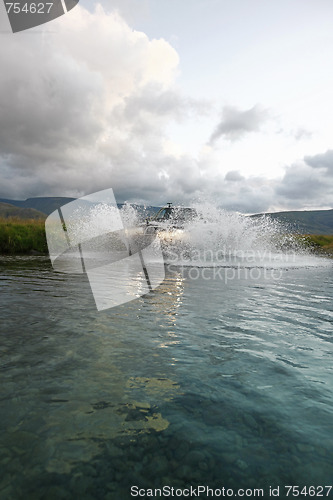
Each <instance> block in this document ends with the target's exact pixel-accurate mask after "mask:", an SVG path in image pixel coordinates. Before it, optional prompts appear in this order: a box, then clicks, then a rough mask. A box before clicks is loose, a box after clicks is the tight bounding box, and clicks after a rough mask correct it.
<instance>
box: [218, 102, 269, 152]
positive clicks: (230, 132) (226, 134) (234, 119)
mask: <svg viewBox="0 0 333 500" xmlns="http://www.w3.org/2000/svg"><path fill="white" fill-rule="evenodd" d="M268 116H269V115H268V112H267V110H264V109H262V108H261V107H260V106H259V105H256V106H253V108H250V109H247V110H244V111H242V110H239V109H238V108H236V107H234V106H225V107H224V108H223V110H222V119H221V121H220V123H219V124H218V125H217V127H216V129H215V130H214V132H213V134H212V135H211V137H210V141H209V142H210V144H214V142H215V141H217V140H218V139H219V138H221V137H222V138H225V139H227V140H230V141H236V140H238V139H241V138H242V137H243V136H244V135H246V134H248V133H251V132H257V131H258V130H259V129H260V126H261V125H262V123H264V122H265V121H266V120H267V119H268Z"/></svg>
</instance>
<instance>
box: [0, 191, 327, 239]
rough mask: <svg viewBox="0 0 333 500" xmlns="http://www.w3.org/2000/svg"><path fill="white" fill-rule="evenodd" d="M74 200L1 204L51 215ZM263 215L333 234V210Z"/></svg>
mask: <svg viewBox="0 0 333 500" xmlns="http://www.w3.org/2000/svg"><path fill="white" fill-rule="evenodd" d="M73 200H75V198H65V197H60V196H58V197H40V198H28V199H27V200H9V199H1V198H0V206H4V204H6V205H11V206H13V205H14V207H18V208H21V209H26V210H27V209H34V210H37V211H39V212H42V213H43V214H45V215H49V214H50V213H52V212H53V211H54V210H57V209H58V208H60V207H61V206H62V205H65V204H66V203H69V202H70V201H73ZM122 205H123V204H118V206H119V207H121V206H122ZM5 210H6V209H5ZM157 210H158V207H147V211H146V213H154V212H156V211H157ZM26 213H28V212H26ZM22 214H23V212H22ZM263 215H266V216H269V217H271V218H272V219H277V220H279V221H281V222H282V223H284V224H285V225H286V230H287V231H292V232H299V233H301V234H322V235H325V234H326V235H327V234H329V235H333V210H306V211H289V212H275V213H266V214H256V215H252V216H250V217H259V216H263ZM0 216H1V213H0ZM15 216H16V215H15ZM20 216H21V215H20ZM22 218H35V217H34V216H33V215H29V216H24V217H22Z"/></svg>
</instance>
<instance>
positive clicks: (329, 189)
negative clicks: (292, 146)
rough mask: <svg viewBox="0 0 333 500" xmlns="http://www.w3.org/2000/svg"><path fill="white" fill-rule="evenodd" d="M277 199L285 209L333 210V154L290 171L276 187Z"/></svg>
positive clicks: (309, 159)
mask: <svg viewBox="0 0 333 500" xmlns="http://www.w3.org/2000/svg"><path fill="white" fill-rule="evenodd" d="M275 195H276V197H277V201H278V202H279V203H280V204H281V205H282V206H283V205H284V206H287V207H293V208H302V207H304V206H308V207H311V206H314V207H319V206H323V207H327V206H332V200H333V151H332V150H328V151H327V152H326V153H324V154H318V155H315V156H306V157H305V158H304V161H302V162H299V163H298V164H294V165H291V166H289V167H287V168H286V172H285V175H284V177H283V178H282V179H281V181H280V182H279V183H277V184H276V188H275Z"/></svg>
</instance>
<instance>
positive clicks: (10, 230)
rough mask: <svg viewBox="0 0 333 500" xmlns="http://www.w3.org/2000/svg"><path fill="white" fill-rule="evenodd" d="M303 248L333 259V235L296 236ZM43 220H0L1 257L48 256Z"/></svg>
mask: <svg viewBox="0 0 333 500" xmlns="http://www.w3.org/2000/svg"><path fill="white" fill-rule="evenodd" d="M298 239H299V240H300V242H301V246H303V248H305V249H310V250H311V251H312V252H313V253H314V254H316V255H320V256H323V257H330V258H333V235H316V234H305V235H295V241H297V240H298ZM48 253H49V252H48V247H47V241H46V232H45V221H44V220H43V219H27V220H23V219H17V218H8V219H5V218H0V255H2V256H5V255H11V256H15V255H17V256H19V255H31V256H34V255H35V256H47V255H48Z"/></svg>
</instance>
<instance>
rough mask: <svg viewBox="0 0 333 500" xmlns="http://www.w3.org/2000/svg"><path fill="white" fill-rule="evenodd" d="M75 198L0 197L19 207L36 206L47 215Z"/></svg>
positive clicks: (5, 201)
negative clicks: (8, 198) (23, 198)
mask: <svg viewBox="0 0 333 500" xmlns="http://www.w3.org/2000/svg"><path fill="white" fill-rule="evenodd" d="M73 200H75V198H64V197H60V196H57V197H54V196H49V197H42V198H28V199H27V200H7V199H4V198H0V203H9V204H10V205H15V206H16V207H19V208H34V209H35V210H38V211H39V212H43V214H45V215H50V213H52V212H53V211H54V210H57V209H58V208H59V207H61V206H62V205H65V204H66V203H69V202H70V201H73Z"/></svg>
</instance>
